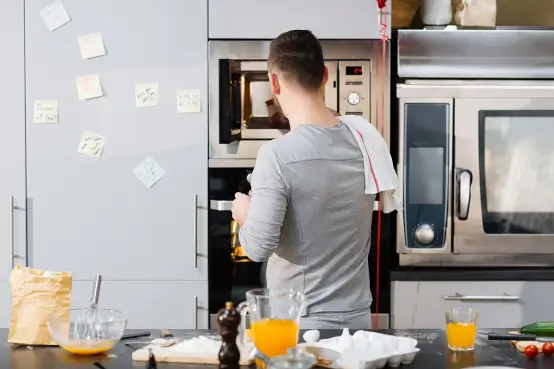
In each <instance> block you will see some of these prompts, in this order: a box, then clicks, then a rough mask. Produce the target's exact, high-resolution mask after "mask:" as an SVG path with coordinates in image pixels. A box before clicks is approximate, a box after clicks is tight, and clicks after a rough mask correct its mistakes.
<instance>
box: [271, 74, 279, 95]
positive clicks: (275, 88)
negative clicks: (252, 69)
mask: <svg viewBox="0 0 554 369" xmlns="http://www.w3.org/2000/svg"><path fill="white" fill-rule="evenodd" d="M268 76H269V86H270V87H271V93H273V94H274V95H279V94H280V93H281V84H280V83H279V77H278V76H277V75H276V74H274V73H269V74H268Z"/></svg>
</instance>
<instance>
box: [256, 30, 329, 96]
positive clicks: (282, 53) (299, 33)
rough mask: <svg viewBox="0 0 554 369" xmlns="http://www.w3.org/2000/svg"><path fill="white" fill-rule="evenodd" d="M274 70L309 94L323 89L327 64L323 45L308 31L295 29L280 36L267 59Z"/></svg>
mask: <svg viewBox="0 0 554 369" xmlns="http://www.w3.org/2000/svg"><path fill="white" fill-rule="evenodd" d="M267 62H268V65H269V68H270V70H277V71H279V72H281V73H282V74H283V76H284V78H285V79H286V80H288V81H290V82H293V83H295V84H297V85H298V86H300V87H302V88H303V89H305V90H306V91H309V92H316V91H318V90H319V89H320V88H321V85H322V83H323V77H324V74H325V62H324V60H323V50H322V49H321V44H320V43H319V41H318V40H317V38H316V37H315V36H314V34H313V33H312V32H310V31H307V30H292V31H288V32H285V33H282V34H280V35H279V36H277V38H276V39H275V40H273V41H272V42H271V45H270V46H269V58H268V60H267Z"/></svg>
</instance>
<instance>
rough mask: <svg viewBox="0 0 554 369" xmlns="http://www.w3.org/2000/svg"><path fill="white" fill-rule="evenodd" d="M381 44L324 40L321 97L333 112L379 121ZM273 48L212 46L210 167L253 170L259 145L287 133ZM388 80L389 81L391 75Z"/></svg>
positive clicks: (257, 44) (263, 44) (235, 43)
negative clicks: (272, 79)
mask: <svg viewBox="0 0 554 369" xmlns="http://www.w3.org/2000/svg"><path fill="white" fill-rule="evenodd" d="M380 42H381V41H379V40H360V41H352V40H349V41H341V40H322V41H321V44H322V47H323V51H324V56H325V59H326V62H325V64H326V66H327V68H328V70H329V80H328V82H327V84H326V86H325V89H324V95H323V98H324V99H325V102H326V104H327V106H328V107H329V108H330V109H333V110H335V111H337V112H339V113H340V114H341V115H348V114H355V115H360V116H363V117H364V118H365V119H367V120H369V121H372V122H377V107H378V106H379V107H380V106H381V105H380V104H381V103H382V102H381V100H382V96H381V95H380V94H378V93H375V92H374V91H376V89H377V87H378V86H380V85H379V84H378V83H379V81H378V79H377V78H375V77H374V76H375V75H376V72H377V65H376V64H375V63H374V62H372V61H373V59H374V57H375V55H376V52H377V50H381V49H380V48H381V44H380ZM269 44H270V42H269V41H210V42H209V53H210V61H209V62H210V81H209V85H210V91H209V96H210V102H209V109H210V111H209V137H210V152H209V155H210V156H209V158H210V160H209V163H210V167H236V166H242V167H249V166H250V167H251V166H253V164H254V160H255V158H256V155H257V153H258V150H259V148H260V147H261V145H263V144H264V143H265V142H267V141H268V140H272V139H274V138H278V137H280V136H282V135H284V134H286V133H287V132H288V131H289V126H288V121H287V120H286V118H285V117H284V116H282V115H281V114H280V113H279V111H278V110H277V108H276V106H275V103H274V100H273V95H272V93H271V90H270V88H269V80H268V71H267V55H268V52H269ZM377 48H379V49H377ZM387 62H388V61H387ZM386 71H387V73H388V67H387V68H386ZM385 80H387V81H388V75H387V76H385ZM385 85H386V89H387V92H386V94H387V95H386V96H387V98H386V99H385V101H384V103H385V109H388V107H389V105H388V102H389V99H388V94H389V90H388V83H387V84H385ZM387 119H388V117H387ZM385 124H388V121H387V122H385ZM378 128H381V127H378ZM385 131H386V132H388V130H385ZM387 139H388V133H387Z"/></svg>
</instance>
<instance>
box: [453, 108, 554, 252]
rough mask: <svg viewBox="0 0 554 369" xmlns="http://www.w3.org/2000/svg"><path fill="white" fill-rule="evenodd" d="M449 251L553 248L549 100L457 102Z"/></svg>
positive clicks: (553, 127) (553, 129)
mask: <svg viewBox="0 0 554 369" xmlns="http://www.w3.org/2000/svg"><path fill="white" fill-rule="evenodd" d="M454 126H455V155H454V161H455V170H454V173H453V175H454V184H455V191H454V204H455V208H454V212H455V213H454V217H453V218H454V241H453V246H454V252H456V253H518V254H519V253H525V254H529V253H535V254H538V253H552V252H553V251H554V143H553V137H554V99H533V100H530V99H513V98H510V99H465V98H464V99H456V101H455V122H454Z"/></svg>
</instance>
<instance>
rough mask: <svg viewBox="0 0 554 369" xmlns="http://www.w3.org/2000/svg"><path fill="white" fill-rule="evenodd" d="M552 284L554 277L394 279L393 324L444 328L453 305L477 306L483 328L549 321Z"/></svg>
mask: <svg viewBox="0 0 554 369" xmlns="http://www.w3.org/2000/svg"><path fill="white" fill-rule="evenodd" d="M552 288H554V281H502V282H499V281H479V282H474V281H471V282H469V281H455V282H453V281H440V282H434V281H433V282H404V281H402V282H393V293H392V296H393V300H392V328H394V329H444V327H445V324H446V321H445V314H444V311H445V309H448V308H453V307H468V308H473V309H476V310H477V311H478V312H479V317H478V323H477V324H478V326H479V327H480V328H483V329H489V328H492V329H494V328H507V329H509V328H512V329H513V328H519V327H521V326H523V325H525V324H529V323H532V322H536V321H549V320H551V318H552V314H551V312H550V311H549V309H545V306H552V304H554V297H553V296H552V294H549V293H546V291H550V290H552Z"/></svg>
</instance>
